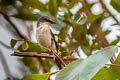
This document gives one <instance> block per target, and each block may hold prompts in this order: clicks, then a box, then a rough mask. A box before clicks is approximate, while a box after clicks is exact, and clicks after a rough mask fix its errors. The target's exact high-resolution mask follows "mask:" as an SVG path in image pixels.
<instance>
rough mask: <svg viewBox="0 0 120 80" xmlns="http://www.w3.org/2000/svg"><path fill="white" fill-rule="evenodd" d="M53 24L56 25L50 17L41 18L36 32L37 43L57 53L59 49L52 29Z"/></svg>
mask: <svg viewBox="0 0 120 80" xmlns="http://www.w3.org/2000/svg"><path fill="white" fill-rule="evenodd" d="M51 24H55V22H54V21H52V20H51V19H50V18H49V17H47V16H43V17H40V18H39V20H38V22H37V32H36V37H37V42H38V43H39V44H40V45H42V46H44V47H47V48H49V49H51V47H52V49H53V50H54V51H57V50H58V47H57V44H56V41H55V38H54V35H53V33H52V31H51V29H50V27H51ZM52 41H53V42H52ZM51 43H52V45H51Z"/></svg>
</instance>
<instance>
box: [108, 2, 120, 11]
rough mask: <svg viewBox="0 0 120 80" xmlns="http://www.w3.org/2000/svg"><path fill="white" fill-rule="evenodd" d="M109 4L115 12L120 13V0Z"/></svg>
mask: <svg viewBox="0 0 120 80" xmlns="http://www.w3.org/2000/svg"><path fill="white" fill-rule="evenodd" d="M110 4H111V5H112V7H113V8H114V9H115V10H116V11H118V12H120V0H111V2H110Z"/></svg>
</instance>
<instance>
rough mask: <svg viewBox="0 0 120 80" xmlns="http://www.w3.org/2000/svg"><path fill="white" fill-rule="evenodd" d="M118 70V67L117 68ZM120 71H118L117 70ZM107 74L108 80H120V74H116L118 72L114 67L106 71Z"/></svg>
mask: <svg viewBox="0 0 120 80" xmlns="http://www.w3.org/2000/svg"><path fill="white" fill-rule="evenodd" d="M119 69H120V67H119ZM119 71H120V70H119ZM108 72H109V74H110V77H111V79H110V80H120V73H119V72H118V70H117V69H116V68H115V66H111V67H110V68H109V69H108Z"/></svg>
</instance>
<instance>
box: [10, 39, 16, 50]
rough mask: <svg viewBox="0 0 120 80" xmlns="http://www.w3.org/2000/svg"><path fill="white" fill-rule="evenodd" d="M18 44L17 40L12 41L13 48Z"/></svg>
mask: <svg viewBox="0 0 120 80" xmlns="http://www.w3.org/2000/svg"><path fill="white" fill-rule="evenodd" d="M16 43H17V40H15V39H12V40H11V42H10V45H11V47H12V48H14V47H15V45H16Z"/></svg>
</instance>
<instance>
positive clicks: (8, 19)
mask: <svg viewBox="0 0 120 80" xmlns="http://www.w3.org/2000/svg"><path fill="white" fill-rule="evenodd" d="M0 13H1V14H2V15H3V17H4V18H5V19H6V20H7V21H8V23H9V24H10V25H11V26H12V27H13V29H15V31H16V33H17V34H18V35H19V37H20V38H24V39H27V38H26V37H25V36H23V35H22V34H21V33H20V31H19V30H18V28H17V27H16V26H15V25H14V24H13V23H12V21H11V20H10V18H9V16H8V15H7V14H5V13H4V12H2V11H0Z"/></svg>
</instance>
